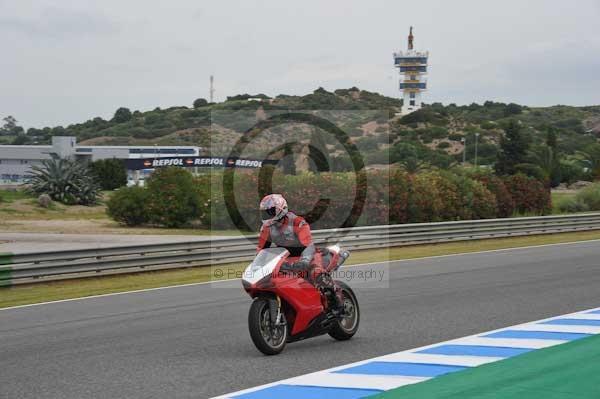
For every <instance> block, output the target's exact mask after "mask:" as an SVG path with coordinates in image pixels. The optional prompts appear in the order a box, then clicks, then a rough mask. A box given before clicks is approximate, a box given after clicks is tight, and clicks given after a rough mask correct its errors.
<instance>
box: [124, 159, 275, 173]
mask: <svg viewBox="0 0 600 399" xmlns="http://www.w3.org/2000/svg"><path fill="white" fill-rule="evenodd" d="M263 165H277V161H276V160H272V159H261V160H258V159H245V158H223V157H172V158H145V159H143V158H140V159H126V160H125V166H126V167H127V169H128V170H141V169H157V168H164V167H166V166H179V167H182V168H210V167H217V168H218V167H221V168H261V167H262V166H263Z"/></svg>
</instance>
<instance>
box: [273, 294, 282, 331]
mask: <svg viewBox="0 0 600 399" xmlns="http://www.w3.org/2000/svg"><path fill="white" fill-rule="evenodd" d="M269 313H270V315H271V321H273V320H275V323H274V325H275V326H280V325H284V324H285V323H282V322H281V298H279V295H277V296H276V297H275V299H269Z"/></svg>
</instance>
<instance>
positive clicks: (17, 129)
mask: <svg viewBox="0 0 600 399" xmlns="http://www.w3.org/2000/svg"><path fill="white" fill-rule="evenodd" d="M2 120H3V121H4V125H3V126H2V127H1V128H0V135H7V136H16V135H18V134H22V133H24V132H25V131H24V130H23V128H22V127H21V126H19V125H17V123H18V121H17V120H16V119H15V118H14V117H13V116H11V115H9V116H7V117H6V118H3V119H2Z"/></svg>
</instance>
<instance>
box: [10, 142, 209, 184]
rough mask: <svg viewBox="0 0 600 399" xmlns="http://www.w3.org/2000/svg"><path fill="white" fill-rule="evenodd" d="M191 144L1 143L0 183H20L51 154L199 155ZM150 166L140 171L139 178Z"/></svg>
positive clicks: (94, 156) (77, 156) (91, 158)
mask: <svg viewBox="0 0 600 399" xmlns="http://www.w3.org/2000/svg"><path fill="white" fill-rule="evenodd" d="M200 152H201V148H200V147H194V146H164V145H161V146H157V145H155V146H100V145H98V146H87V145H77V141H76V138H75V137H63V136H54V137H52V145H0V184H1V185H13V184H21V183H23V182H24V180H25V176H26V175H27V174H28V173H29V170H30V169H31V166H33V165H40V164H41V163H42V161H43V160H45V159H50V158H52V156H58V157H59V158H75V159H82V160H89V161H96V160H98V159H110V158H117V159H136V158H166V157H180V156H183V157H184V156H189V157H197V156H199V155H200ZM150 172H151V169H149V170H147V171H146V170H144V171H141V174H142V178H143V177H144V175H146V174H149V173H150Z"/></svg>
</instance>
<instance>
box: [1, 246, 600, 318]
mask: <svg viewBox="0 0 600 399" xmlns="http://www.w3.org/2000/svg"><path fill="white" fill-rule="evenodd" d="M501 238H511V237H500V238H498V239H501ZM515 238H516V237H515ZM591 242H600V239H594V240H583V241H570V242H558V243H553V244H540V245H529V246H525V247H513V248H500V249H489V250H485V251H474V252H461V253H456V254H447V255H434V256H424V257H420V258H410V259H397V260H393V259H392V260H388V261H383V262H372V263H359V264H353V265H345V266H344V268H346V267H364V266H385V265H386V264H389V263H391V262H394V263H404V262H416V261H424V260H431V259H439V258H449V257H454V256H468V255H478V254H488V253H496V252H506V251H519V250H528V249H536V248H545V247H554V246H559V245H576V244H585V243H591ZM440 244H445V243H440ZM215 266H218V265H215ZM237 280H240V279H239V278H234V279H227V280H216V281H203V282H200V283H189V284H178V285H168V286H165V287H155V288H144V289H139V290H131V291H121V292H112V293H109V294H100V295H90V296H83V297H77V298H68V299H59V300H56V301H47V302H37V303H30V304H26V305H17V306H10V307H6V308H0V311H3V310H13V309H21V308H28V307H32V306H41V305H51V304H56V303H63V302H71V301H81V300H85V299H96V298H104V297H109V296H115V295H125V294H138V293H142V292H149V291H157V290H166V289H169V288H182V287H193V286H197V285H206V284H221V283H227V282H232V281H237ZM63 281H66V280H63ZM2 288H4V287H0V289H2Z"/></svg>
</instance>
